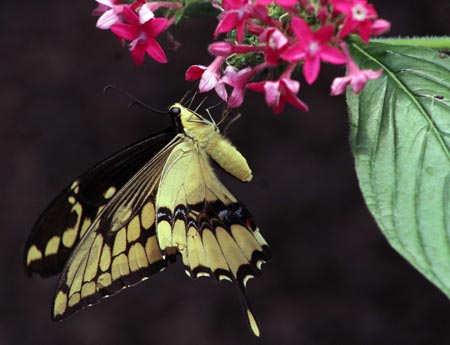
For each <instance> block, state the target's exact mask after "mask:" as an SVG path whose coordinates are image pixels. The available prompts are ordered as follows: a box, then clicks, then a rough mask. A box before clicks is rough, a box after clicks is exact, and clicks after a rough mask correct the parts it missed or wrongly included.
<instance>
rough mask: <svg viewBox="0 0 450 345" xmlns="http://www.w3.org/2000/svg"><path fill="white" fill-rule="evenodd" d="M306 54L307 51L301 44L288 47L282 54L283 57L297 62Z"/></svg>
mask: <svg viewBox="0 0 450 345" xmlns="http://www.w3.org/2000/svg"><path fill="white" fill-rule="evenodd" d="M305 56H306V52H305V49H304V47H303V45H301V44H296V45H295V46H292V47H290V48H288V49H286V51H285V52H284V53H283V54H281V58H282V59H283V60H285V61H289V62H297V61H299V60H301V59H303V58H304V57H305Z"/></svg>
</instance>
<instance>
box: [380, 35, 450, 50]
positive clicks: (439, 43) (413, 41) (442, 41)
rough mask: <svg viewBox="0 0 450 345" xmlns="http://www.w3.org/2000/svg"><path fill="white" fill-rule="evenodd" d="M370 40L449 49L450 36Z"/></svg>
mask: <svg viewBox="0 0 450 345" xmlns="http://www.w3.org/2000/svg"><path fill="white" fill-rule="evenodd" d="M371 42H379V43H387V44H395V45H403V46H416V47H425V48H431V49H444V50H450V36H442V37H436V36H429V37H411V38H377V39H372V40H371Z"/></svg>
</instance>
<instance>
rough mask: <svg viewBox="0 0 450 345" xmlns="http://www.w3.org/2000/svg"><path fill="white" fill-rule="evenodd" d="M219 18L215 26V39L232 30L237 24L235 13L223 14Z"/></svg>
mask: <svg viewBox="0 0 450 345" xmlns="http://www.w3.org/2000/svg"><path fill="white" fill-rule="evenodd" d="M219 18H220V21H219V24H217V27H216V30H215V31H214V37H215V38H216V37H217V36H218V35H219V34H221V33H224V32H229V31H231V30H233V29H234V28H235V27H236V24H237V13H235V12H231V13H227V12H224V13H222V15H221V16H220V17H219Z"/></svg>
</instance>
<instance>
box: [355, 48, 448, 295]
mask: <svg viewBox="0 0 450 345" xmlns="http://www.w3.org/2000/svg"><path fill="white" fill-rule="evenodd" d="M350 52H351V54H352V56H353V57H354V58H355V60H356V61H357V62H358V64H359V65H360V66H361V67H362V68H370V69H374V70H378V69H380V68H381V69H383V70H384V72H383V75H382V76H381V77H380V78H379V79H378V80H374V81H371V82H369V83H368V84H367V86H366V88H365V89H364V90H363V91H362V92H361V93H360V94H359V95H356V94H353V93H352V92H348V93H347V103H348V106H349V110H350V126H351V146H352V150H353V154H354V156H355V162H356V170H357V174H358V179H359V184H360V187H361V190H362V193H363V195H364V199H365V201H366V203H367V206H368V207H369V210H370V212H371V213H372V215H373V216H374V217H375V220H376V221H377V223H378V225H379V226H380V228H381V230H382V231H383V233H384V235H385V236H386V237H387V239H388V241H389V243H390V244H391V245H392V247H394V248H395V249H396V250H397V251H398V252H399V253H400V254H401V255H402V256H403V257H404V258H406V259H407V260H408V261H409V262H410V263H411V264H412V265H413V266H414V267H415V268H416V269H418V270H419V271H420V272H421V273H422V274H423V275H425V276H426V277H427V278H428V279H429V280H430V281H431V282H433V283H434V284H435V285H436V286H437V287H439V289H441V290H442V291H443V292H444V293H445V294H446V295H447V296H449V297H450V57H449V56H447V55H446V54H443V53H439V52H437V51H434V50H431V49H427V48H419V47H412V46H409V47H408V46H395V45H390V44H382V43H371V44H369V45H367V46H366V45H363V44H360V43H358V42H353V43H350Z"/></svg>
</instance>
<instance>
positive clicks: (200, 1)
mask: <svg viewBox="0 0 450 345" xmlns="http://www.w3.org/2000/svg"><path fill="white" fill-rule="evenodd" d="M219 14H220V11H219V10H218V9H217V8H214V7H213V6H212V4H211V0H186V1H185V4H184V6H183V8H181V9H180V10H179V11H178V12H177V15H176V18H175V23H178V22H179V21H180V20H181V19H182V18H183V17H186V18H195V17H200V18H205V17H206V18H208V17H210V18H213V17H214V18H215V17H217V16H218V15H219Z"/></svg>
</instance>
